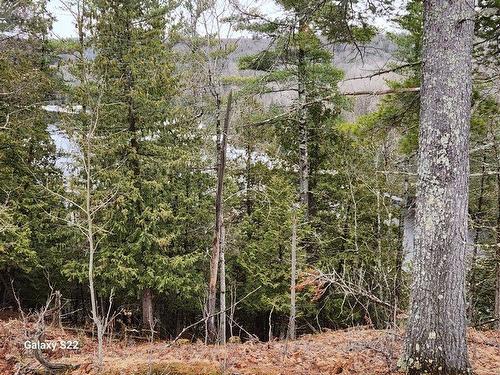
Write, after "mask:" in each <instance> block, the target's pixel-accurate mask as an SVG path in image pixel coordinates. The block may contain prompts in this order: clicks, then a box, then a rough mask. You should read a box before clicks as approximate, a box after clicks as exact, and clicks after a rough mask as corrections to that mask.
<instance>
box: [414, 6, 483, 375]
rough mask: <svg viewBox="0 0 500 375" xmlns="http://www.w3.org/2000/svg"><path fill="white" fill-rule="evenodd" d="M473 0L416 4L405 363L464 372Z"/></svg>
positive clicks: (424, 369)
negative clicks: (418, 84)
mask: <svg viewBox="0 0 500 375" xmlns="http://www.w3.org/2000/svg"><path fill="white" fill-rule="evenodd" d="M473 18H474V2H473V1H471V0H454V1H449V0H433V1H430V0H426V1H424V39H423V51H422V55H423V79H422V92H421V105H420V108H421V109H420V131H419V162H418V185H417V204H416V230H415V267H414V275H413V277H414V279H413V285H412V300H411V313H410V319H409V322H408V328H407V339H406V356H405V361H404V362H405V365H406V368H407V371H408V373H409V374H411V375H417V374H418V375H420V374H423V373H426V374H447V375H458V374H469V373H470V364H469V359H468V355H467V342H466V299H465V274H466V267H465V254H466V249H467V240H468V235H467V206H468V202H467V201H468V176H469V153H468V141H469V130H470V116H471V92H472V80H471V73H472V43H473V36H474V20H473Z"/></svg>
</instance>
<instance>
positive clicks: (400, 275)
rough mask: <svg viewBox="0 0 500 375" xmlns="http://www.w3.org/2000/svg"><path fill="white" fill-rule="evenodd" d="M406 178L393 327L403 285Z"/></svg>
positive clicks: (406, 182) (407, 182)
mask: <svg viewBox="0 0 500 375" xmlns="http://www.w3.org/2000/svg"><path fill="white" fill-rule="evenodd" d="M409 185H410V184H409V181H408V176H406V177H405V182H404V189H405V191H404V196H403V208H402V210H401V216H400V223H399V234H400V236H401V243H400V245H399V246H398V250H397V252H396V278H395V279H394V311H393V315H394V325H395V326H396V325H397V319H396V315H397V312H398V306H399V303H400V300H401V288H402V283H403V257H404V223H405V217H406V216H407V215H408V210H409V204H410V199H409V194H410V192H409V191H410V186H409Z"/></svg>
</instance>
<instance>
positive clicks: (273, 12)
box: [48, 0, 405, 38]
mask: <svg viewBox="0 0 500 375" xmlns="http://www.w3.org/2000/svg"><path fill="white" fill-rule="evenodd" d="M219 1H220V2H222V1H223V0H219ZM394 1H395V3H394V4H395V5H396V6H397V7H401V6H402V4H403V3H404V2H405V0H394ZM67 2H68V1H67V0H66V1H65V0H49V2H48V8H49V11H50V12H51V13H52V14H53V15H54V16H55V18H56V21H55V22H54V24H53V30H52V35H53V37H55V38H71V37H76V28H75V22H74V18H73V16H72V14H71V12H70V11H69V10H68V9H67V7H66V6H65V5H64V4H65V3H67ZM240 4H241V5H242V6H243V7H244V8H250V7H252V8H258V9H260V10H261V11H262V12H263V13H265V14H266V15H267V16H268V17H270V18H272V17H273V16H278V15H279V13H280V11H279V8H278V7H277V6H276V5H275V4H274V2H273V1H271V0H240ZM374 23H375V25H376V26H377V27H378V28H381V29H386V30H391V31H394V30H395V29H394V26H395V25H394V24H392V25H391V24H388V22H387V20H385V19H381V18H377V19H375V20H374ZM222 34H224V30H223V32H222Z"/></svg>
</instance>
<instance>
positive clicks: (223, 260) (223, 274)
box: [219, 223, 226, 345]
mask: <svg viewBox="0 0 500 375" xmlns="http://www.w3.org/2000/svg"><path fill="white" fill-rule="evenodd" d="M225 239H226V231H225V226H224V223H222V225H221V235H220V245H219V246H220V311H221V313H220V329H219V338H220V340H219V341H220V343H221V344H222V345H225V344H226V257H225Z"/></svg>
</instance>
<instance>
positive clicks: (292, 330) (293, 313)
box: [288, 207, 297, 340]
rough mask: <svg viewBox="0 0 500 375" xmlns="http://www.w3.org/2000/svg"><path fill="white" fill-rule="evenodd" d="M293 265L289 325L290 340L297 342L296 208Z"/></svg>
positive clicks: (293, 217) (293, 223) (293, 219)
mask: <svg viewBox="0 0 500 375" xmlns="http://www.w3.org/2000/svg"><path fill="white" fill-rule="evenodd" d="M292 210H293V212H292V249H291V253H292V264H291V278H290V321H289V324H288V338H289V339H290V340H295V337H296V332H295V318H296V308H295V302H296V297H295V283H296V280H297V213H296V209H295V207H293V208H292Z"/></svg>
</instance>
